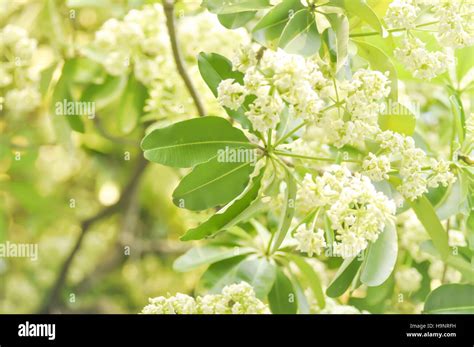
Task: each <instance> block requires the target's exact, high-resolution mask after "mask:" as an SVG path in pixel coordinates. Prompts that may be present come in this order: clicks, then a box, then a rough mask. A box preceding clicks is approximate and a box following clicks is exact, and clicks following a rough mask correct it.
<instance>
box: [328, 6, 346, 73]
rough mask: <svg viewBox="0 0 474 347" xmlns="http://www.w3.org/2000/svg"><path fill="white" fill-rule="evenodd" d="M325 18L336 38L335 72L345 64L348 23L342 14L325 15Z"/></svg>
mask: <svg viewBox="0 0 474 347" xmlns="http://www.w3.org/2000/svg"><path fill="white" fill-rule="evenodd" d="M326 18H327V19H328V21H329V23H331V29H332V30H333V32H334V33H335V38H336V55H337V65H336V72H337V71H339V70H340V69H341V67H342V66H343V65H344V64H345V63H346V62H347V46H348V44H349V21H348V20H347V17H346V16H344V15H342V14H335V13H331V14H326Z"/></svg>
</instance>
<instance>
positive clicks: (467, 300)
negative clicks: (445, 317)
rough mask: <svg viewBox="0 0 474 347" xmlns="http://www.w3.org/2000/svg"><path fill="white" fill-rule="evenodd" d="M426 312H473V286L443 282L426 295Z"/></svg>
mask: <svg viewBox="0 0 474 347" xmlns="http://www.w3.org/2000/svg"><path fill="white" fill-rule="evenodd" d="M424 312H426V313H441V314H443V313H444V314H446V313H456V314H474V286H473V285H470V284H445V285H443V286H441V287H438V288H436V289H435V290H433V291H432V292H431V293H430V294H429V295H428V297H427V299H426V302H425V307H424Z"/></svg>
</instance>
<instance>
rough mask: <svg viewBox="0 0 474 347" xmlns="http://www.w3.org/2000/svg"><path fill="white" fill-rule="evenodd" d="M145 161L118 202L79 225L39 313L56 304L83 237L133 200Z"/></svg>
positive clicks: (45, 311) (141, 158) (135, 172)
mask: <svg viewBox="0 0 474 347" xmlns="http://www.w3.org/2000/svg"><path fill="white" fill-rule="evenodd" d="M147 163H148V162H147V161H146V160H145V159H144V158H143V157H141V156H140V157H139V162H138V163H137V167H136V168H135V171H134V173H133V175H132V177H131V179H130V181H129V182H128V184H127V186H126V187H125V189H124V191H123V194H122V196H121V197H120V199H119V201H117V202H116V203H115V204H114V205H111V206H109V207H107V208H104V209H103V210H101V211H100V212H99V213H97V214H96V215H94V216H92V217H90V218H88V219H86V220H84V221H82V223H81V233H80V234H79V237H78V238H77V240H76V243H75V245H74V247H73V248H72V249H71V252H70V253H69V256H68V257H67V258H66V260H65V261H64V263H63V264H62V266H61V270H60V271H59V274H58V277H57V278H56V281H55V282H54V284H53V286H52V288H51V291H50V293H49V295H47V297H46V299H45V301H44V303H43V305H42V307H41V308H40V310H39V313H49V312H51V309H52V308H53V307H54V306H55V305H56V304H57V302H58V299H59V296H60V292H61V289H62V288H63V286H64V284H65V282H66V279H67V274H68V272H69V269H70V267H71V264H72V262H73V260H74V258H75V257H76V255H77V253H78V251H79V249H80V248H81V246H82V242H83V240H84V236H85V235H86V233H87V232H88V231H89V230H90V227H91V226H92V225H93V224H94V223H96V222H97V221H99V220H101V219H104V218H107V217H109V216H111V215H113V214H115V213H116V212H118V211H120V210H121V209H122V208H123V207H124V206H126V205H127V204H128V201H129V200H130V199H132V198H133V196H134V194H135V191H136V189H137V188H138V183H139V182H140V177H141V175H142V173H143V172H144V170H145V167H146V165H147Z"/></svg>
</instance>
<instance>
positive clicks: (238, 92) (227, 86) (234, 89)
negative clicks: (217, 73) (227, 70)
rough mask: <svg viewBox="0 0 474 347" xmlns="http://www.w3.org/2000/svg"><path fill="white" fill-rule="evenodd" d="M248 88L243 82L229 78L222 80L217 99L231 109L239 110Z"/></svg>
mask: <svg viewBox="0 0 474 347" xmlns="http://www.w3.org/2000/svg"><path fill="white" fill-rule="evenodd" d="M245 95H246V90H245V87H244V86H242V85H241V84H239V83H237V82H235V80H234V79H232V78H229V79H226V80H222V81H221V83H219V86H218V87H217V101H219V103H220V104H221V105H222V106H224V107H228V108H230V109H231V110H237V109H238V108H239V107H240V106H242V103H243V102H244V100H245Z"/></svg>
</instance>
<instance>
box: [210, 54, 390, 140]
mask: <svg viewBox="0 0 474 347" xmlns="http://www.w3.org/2000/svg"><path fill="white" fill-rule="evenodd" d="M232 62H233V68H234V69H235V70H238V71H240V72H242V73H244V78H243V81H244V83H243V85H241V84H240V83H237V82H236V81H234V80H224V81H222V82H221V84H220V86H219V88H218V100H219V102H220V104H221V105H222V106H226V107H229V108H231V109H234V110H235V109H238V108H239V107H240V106H241V105H242V103H243V102H244V101H245V100H246V98H245V96H246V95H253V97H254V98H253V102H252V103H250V105H249V107H248V111H247V112H246V115H247V117H248V118H249V120H250V122H251V123H252V125H253V128H254V129H255V130H257V131H259V132H262V133H264V132H266V131H267V130H270V129H275V128H276V126H277V125H278V123H279V121H280V116H281V114H282V113H283V112H284V111H285V110H287V111H288V114H289V116H290V117H291V118H292V119H295V120H301V121H307V123H308V124H310V125H315V126H318V127H320V128H323V129H325V130H327V131H325V134H324V137H325V138H326V141H327V142H328V143H331V144H333V145H335V146H336V147H342V146H344V145H346V144H352V145H355V144H361V143H363V141H364V139H365V137H366V136H367V134H372V133H376V132H377V131H378V130H379V127H378V123H377V119H378V115H379V114H380V112H382V111H383V103H382V102H383V100H384V98H386V97H387V96H388V95H389V93H390V86H389V85H390V80H389V79H388V77H387V76H388V74H387V73H385V74H384V73H381V72H379V71H372V70H368V69H360V70H358V71H356V72H355V73H354V75H353V76H352V78H351V79H350V80H346V81H342V82H338V83H335V82H333V81H332V79H333V78H332V77H331V71H330V69H329V68H328V67H327V66H326V65H327V64H325V63H324V62H322V61H321V60H319V59H318V58H316V57H311V58H307V59H305V58H303V57H301V56H298V55H294V54H288V53H286V52H284V51H283V50H281V49H278V50H277V51H272V50H268V49H267V50H265V51H264V52H263V53H262V50H261V49H260V50H259V49H257V47H256V46H255V45H247V46H243V47H241V48H240V50H239V51H238V53H237V54H236V56H234V58H233V60H232ZM334 100H336V101H337V102H338V105H337V107H333V109H332V110H324V109H325V107H326V106H328V105H334ZM339 104H340V105H339ZM343 104H344V105H343ZM342 107H344V108H345V110H346V111H347V112H342ZM323 111H324V112H323ZM348 116H349V118H347V117H348Z"/></svg>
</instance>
